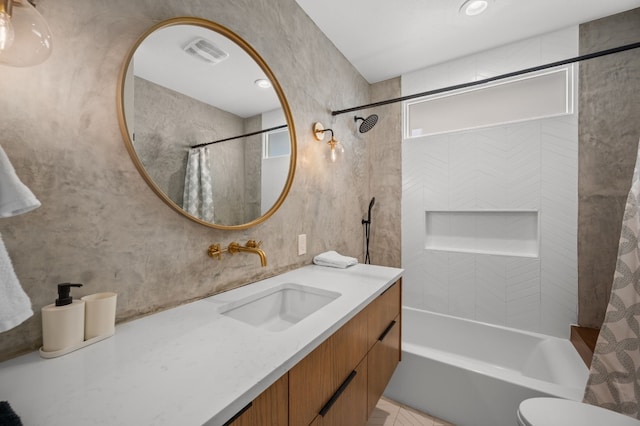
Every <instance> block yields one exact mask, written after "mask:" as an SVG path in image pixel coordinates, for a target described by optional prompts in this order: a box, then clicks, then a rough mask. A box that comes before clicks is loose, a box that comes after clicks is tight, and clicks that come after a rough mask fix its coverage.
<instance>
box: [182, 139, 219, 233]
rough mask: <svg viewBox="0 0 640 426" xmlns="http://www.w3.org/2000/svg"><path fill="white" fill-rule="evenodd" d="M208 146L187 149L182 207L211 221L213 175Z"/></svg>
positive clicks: (196, 215) (193, 214)
mask: <svg viewBox="0 0 640 426" xmlns="http://www.w3.org/2000/svg"><path fill="white" fill-rule="evenodd" d="M209 157H210V153H209V148H208V147H202V148H196V149H190V150H189V158H188V159H187V172H186V174H185V178H184V194H183V200H182V207H183V208H184V209H185V210H186V211H187V212H188V213H189V214H191V215H192V216H195V217H197V218H200V219H202V220H204V221H206V222H210V223H213V176H212V173H211V162H210V158H209Z"/></svg>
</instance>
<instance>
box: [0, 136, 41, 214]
mask: <svg viewBox="0 0 640 426" xmlns="http://www.w3.org/2000/svg"><path fill="white" fill-rule="evenodd" d="M37 207H40V201H38V199H37V198H36V196H35V195H33V192H31V190H30V189H29V188H28V187H27V186H26V185H25V184H24V183H22V181H21V180H20V178H18V175H17V174H16V171H15V169H14V168H13V165H12V164H11V161H9V157H7V154H5V152H4V150H3V149H2V147H1V146H0V217H11V216H17V215H19V214H22V213H26V212H28V211H31V210H33V209H35V208H37Z"/></svg>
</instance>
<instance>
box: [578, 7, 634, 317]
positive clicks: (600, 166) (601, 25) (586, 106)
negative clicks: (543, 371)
mask: <svg viewBox="0 0 640 426" xmlns="http://www.w3.org/2000/svg"><path fill="white" fill-rule="evenodd" d="M638 41H640V9H634V10H632V11H629V12H625V13H621V14H618V15H613V16H610V17H607V18H604V19H600V20H596V21H593V22H590V23H587V24H584V25H581V26H580V54H586V53H590V52H595V51H599V50H603V49H609V48H612V47H617V46H620V45H623V44H628V43H634V42H638ZM579 93H580V95H579V96H580V100H579V102H580V105H579V111H580V112H579V138H580V154H579V156H580V159H579V183H578V194H579V207H578V281H579V290H578V299H579V300H578V302H579V303H578V323H579V324H580V325H582V326H586V327H595V328H600V325H601V324H602V321H603V319H604V314H605V311H606V308H607V304H608V302H609V295H610V293H611V284H612V282H613V273H614V270H615V266H616V259H617V252H618V241H619V238H620V228H621V224H622V215H623V212H624V206H625V202H626V199H627V193H628V191H629V188H630V186H631V177H632V175H633V166H634V163H635V159H636V153H637V146H638V139H639V138H640V101H639V100H640V51H639V50H637V49H636V50H631V51H627V52H623V53H617V54H614V55H610V56H606V57H602V58H598V59H593V60H589V61H585V62H582V63H581V64H580V89H579Z"/></svg>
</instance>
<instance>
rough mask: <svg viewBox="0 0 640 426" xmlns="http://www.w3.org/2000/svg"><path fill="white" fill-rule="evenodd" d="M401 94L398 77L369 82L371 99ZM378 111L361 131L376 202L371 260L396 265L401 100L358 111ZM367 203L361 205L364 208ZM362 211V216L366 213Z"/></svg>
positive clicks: (372, 220)
mask: <svg viewBox="0 0 640 426" xmlns="http://www.w3.org/2000/svg"><path fill="white" fill-rule="evenodd" d="M399 96H401V90H400V77H398V78H395V79H391V80H387V81H383V82H380V83H376V84H374V85H373V86H372V91H371V97H372V102H378V101H383V100H387V99H393V98H397V97H399ZM370 113H376V114H378V117H379V119H378V123H377V124H376V127H374V128H373V129H372V130H370V131H369V132H367V133H365V134H362V135H361V137H362V138H363V139H364V140H366V143H367V145H368V147H369V155H370V158H371V161H370V162H369V167H370V168H369V176H371V181H370V190H371V196H373V197H376V204H375V206H374V208H373V211H372V213H371V216H372V219H371V222H372V224H371V241H370V251H371V263H374V264H376V265H385V266H393V267H400V265H401V256H400V253H401V247H402V243H401V240H400V235H401V223H400V222H401V221H400V220H398V218H399V217H401V211H400V207H401V205H402V199H401V198H402V104H401V103H395V104H390V105H385V106H382V107H377V108H374V109H371V110H369V111H360V112H358V115H359V116H363V117H367V116H368V114H370ZM368 207H369V206H368V204H367V206H366V207H365V208H368ZM366 214H367V213H366V211H365V212H364V216H366Z"/></svg>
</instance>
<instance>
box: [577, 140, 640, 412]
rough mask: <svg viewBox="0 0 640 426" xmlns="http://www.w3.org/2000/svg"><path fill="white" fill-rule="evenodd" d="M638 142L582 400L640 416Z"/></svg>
mask: <svg viewBox="0 0 640 426" xmlns="http://www.w3.org/2000/svg"><path fill="white" fill-rule="evenodd" d="M639 238H640V147H639V151H638V157H637V159H636V166H635V170H634V173H633V180H632V183H631V190H630V191H629V195H628V197H627V205H626V207H625V211H624V218H623V221H622V232H621V234H620V244H619V246H618V262H617V264H616V271H615V273H614V276H613V286H612V289H611V298H610V300H609V305H608V307H607V313H606V315H605V318H604V322H603V324H602V328H601V329H600V336H599V337H598V341H597V343H596V349H595V352H594V354H593V360H592V361H591V371H590V373H589V380H588V382H587V387H586V389H585V395H584V402H587V403H589V404H593V405H598V406H601V407H604V408H608V409H610V410H613V411H617V412H620V413H622V414H626V415H628V416H630V417H634V418H640V413H639V410H638V404H639V401H640V247H639V246H638V243H639Z"/></svg>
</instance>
